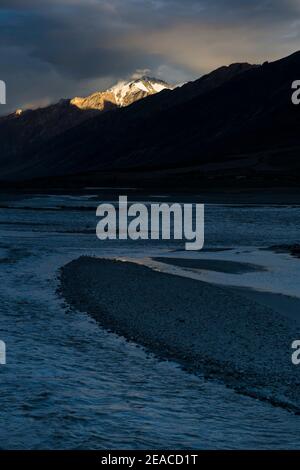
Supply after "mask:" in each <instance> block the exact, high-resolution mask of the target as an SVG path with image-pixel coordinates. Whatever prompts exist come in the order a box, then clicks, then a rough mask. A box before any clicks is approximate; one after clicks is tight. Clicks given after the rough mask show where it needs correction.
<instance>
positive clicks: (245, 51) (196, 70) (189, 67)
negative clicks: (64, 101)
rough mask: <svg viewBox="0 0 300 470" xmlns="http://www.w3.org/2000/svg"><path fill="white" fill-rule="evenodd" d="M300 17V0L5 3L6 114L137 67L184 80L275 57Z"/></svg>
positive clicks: (294, 35)
mask: <svg viewBox="0 0 300 470" xmlns="http://www.w3.org/2000/svg"><path fill="white" fill-rule="evenodd" d="M299 19H300V15H299V1H298V0H272V1H270V0H260V1H259V0H244V1H240V0H198V1H197V0H184V1H182V0H26V1H24V0H1V6H0V44H1V50H0V52H1V72H0V79H4V80H6V81H7V88H8V93H9V95H8V105H7V106H6V107H5V110H9V109H12V108H16V107H22V106H24V105H27V104H33V105H35V104H38V103H42V104H43V103H46V102H49V101H50V102H51V101H53V100H56V99H57V98H59V97H60V96H72V95H73V94H79V92H82V93H85V92H86V93H87V92H89V91H92V90H91V87H92V86H104V85H107V84H111V83H112V82H113V81H115V80H117V79H119V78H122V77H127V76H129V75H131V74H132V73H133V72H134V71H135V70H136V69H151V71H152V73H157V74H158V75H160V76H161V78H164V79H169V80H170V81H183V80H187V79H192V78H196V77H197V76H199V75H200V74H201V73H203V72H207V71H208V70H210V69H212V68H214V67H215V66H218V65H222V64H223V63H228V62H230V61H236V60H249V61H250V60H251V61H260V60H264V59H273V58H277V57H278V56H279V55H285V54H287V53H289V52H293V50H294V49H296V48H297V43H298V41H299V33H298V31H299V22H298V20H299ZM168 74H170V75H171V76H167V75H168ZM3 108H4V107H1V108H0V112H2V111H3Z"/></svg>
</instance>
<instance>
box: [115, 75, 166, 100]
mask: <svg viewBox="0 0 300 470" xmlns="http://www.w3.org/2000/svg"><path fill="white" fill-rule="evenodd" d="M172 88H173V87H172V86H171V85H169V84H168V83H166V82H164V81H162V80H157V79H155V78H150V77H147V76H143V77H140V78H137V79H134V80H130V81H127V82H125V81H121V82H119V83H117V84H116V85H115V86H113V87H112V88H111V89H110V90H109V91H111V92H112V93H113V94H114V95H115V98H116V103H117V104H118V105H119V106H127V105H128V104H130V103H131V102H133V101H137V99H141V98H144V97H146V96H148V95H154V94H155V93H159V92H161V91H162V90H165V89H172ZM141 95H143V96H141Z"/></svg>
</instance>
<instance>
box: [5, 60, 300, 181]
mask: <svg viewBox="0 0 300 470" xmlns="http://www.w3.org/2000/svg"><path fill="white" fill-rule="evenodd" d="M299 74H300V52H296V53H295V54H292V55H291V56H289V57H286V58H284V59H281V60H278V61H275V62H272V63H268V62H265V63H264V64H263V65H251V64H247V63H239V64H232V65H230V66H224V67H220V68H219V69H217V70H215V71H213V72H211V73H210V74H207V75H205V76H203V77H201V78H200V79H198V80H196V81H194V82H190V83H187V84H185V85H182V86H180V87H177V88H174V87H171V86H170V85H168V84H167V83H165V82H162V81H160V80H156V79H153V78H149V77H142V78H140V79H137V80H133V81H130V82H122V83H118V84H117V85H116V86H115V87H112V88H110V89H109V90H107V91H104V92H97V93H94V94H92V95H90V96H88V97H86V98H73V99H71V100H61V101H60V102H59V103H58V104H55V105H52V106H49V107H47V108H42V109H38V110H32V111H30V110H28V111H23V112H21V111H20V110H19V111H18V112H17V113H14V114H13V115H10V116H6V117H3V118H0V173H1V177H0V179H1V181H2V183H5V182H13V183H15V182H24V181H27V182H28V184H38V183H37V182H39V181H40V182H41V181H42V182H43V184H49V185H52V184H53V185H57V183H58V182H62V181H63V182H65V183H66V184H71V185H74V186H83V185H89V184H103V185H105V184H109V185H118V184H120V183H123V182H126V183H130V184H134V185H135V186H136V185H143V186H149V185H150V186H151V185H155V186H160V187H165V186H174V187H178V186H180V187H187V186H193V187H199V186H201V187H203V186H208V187H212V186H213V187H215V188H216V189H217V188H218V187H220V186H222V185H223V186H224V185H226V186H227V185H230V186H236V185H238V186H239V185H241V186H245V185H248V186H253V185H254V186H266V185H269V186H275V185H296V186H297V185H298V184H299V181H300V163H299V150H300V140H299V119H300V107H297V106H295V105H293V104H292V101H291V95H292V90H291V85H292V82H293V81H294V80H296V79H299V78H300V76H299ZM29 182H30V183H29ZM19 184H20V183H19Z"/></svg>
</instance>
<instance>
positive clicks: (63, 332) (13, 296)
mask: <svg viewBox="0 0 300 470" xmlns="http://www.w3.org/2000/svg"><path fill="white" fill-rule="evenodd" d="M10 206H11V207H13V206H18V208H17V207H15V208H11V209H0V295H1V301H2V302H1V314H0V339H2V340H4V341H5V342H6V344H7V365H6V366H0V380H1V409H0V418H1V420H0V423H1V424H0V448H2V449H45V448H47V449H75V448H76V449H117V448H122V449H145V448H151V449H154V448H156V449H159V448H170V449H171V448H173V449H174V448H176V449H186V448H190V449H216V448H227V449H241V448H257V449H258V448H268V449H278V448H300V418H299V417H298V416H295V415H293V414H291V413H288V412H287V411H285V410H282V409H280V408H274V407H272V406H271V405H269V404H267V403H262V402H259V401H257V400H254V399H252V398H248V397H244V396H241V395H238V394H236V393H235V392H233V391H232V390H230V389H227V388H225V387H224V386H223V385H222V384H217V383H214V382H210V381H207V380H204V379H203V378H202V377H195V376H193V375H191V374H188V373H186V372H184V371H182V370H181V369H180V368H179V367H178V366H177V365H176V364H174V363H171V362H162V361H159V360H158V359H156V358H155V357H153V356H152V355H149V354H147V353H146V352H145V351H144V350H143V349H142V348H139V347H137V346H136V345H135V344H132V343H128V342H126V341H125V340H124V339H123V338H119V337H117V336H115V335H113V334H111V333H108V332H106V331H104V330H102V329H101V328H100V327H99V326H98V325H97V324H96V323H95V322H94V321H93V320H92V319H91V318H90V317H89V316H88V315H86V314H83V313H79V312H70V311H69V310H68V308H67V306H65V305H64V303H63V301H62V299H60V298H59V297H58V296H57V294H56V288H57V285H58V280H57V277H56V275H57V272H58V269H59V267H60V266H62V265H63V264H65V263H66V262H68V261H70V260H72V259H74V258H77V257H78V256H79V255H82V254H87V255H96V256H118V257H122V256H128V257H141V258H144V257H145V256H147V257H149V256H160V255H162V254H164V253H166V252H167V251H168V250H174V249H175V250H176V249H180V248H182V245H180V244H178V243H171V242H169V243H166V242H155V243H154V242H127V241H124V242H99V241H98V240H97V239H96V236H95V225H96V218H95V211H94V209H93V208H94V207H95V206H96V202H95V201H94V200H92V199H88V198H77V197H66V196H63V197H59V196H51V197H50V196H49V197H43V196H41V197H39V198H36V197H34V198H32V199H30V198H29V199H26V200H24V201H14V202H12V203H10ZM24 206H26V209H21V207H24ZM61 206H65V208H64V209H60V210H58V209H57V210H55V208H59V207H61ZM87 206H90V207H91V208H92V209H93V210H91V211H86V210H84V209H81V210H76V207H87ZM70 207H71V208H72V210H69V208H70ZM39 208H45V209H47V208H48V209H51V210H47V211H45V210H37V209H39ZM206 215H207V219H206V246H224V247H225V246H230V247H235V248H236V247H237V246H239V245H240V246H241V247H245V246H250V247H253V249H254V250H255V252H257V247H260V246H266V243H268V245H269V244H270V245H272V244H278V243H295V242H297V234H298V233H299V228H300V227H299V220H300V217H299V216H300V209H299V208H297V207H295V208H294V207H284V208H278V207H277V208H276V207H273V208H267V207H262V208H259V207H258V208H257V207H253V208H250V209H249V208H243V207H240V208H238V207H230V206H225V207H222V206H210V207H208V208H207V214H206ZM286 226H288V227H289V230H286ZM230 234H231V235H230ZM274 256H275V255H274Z"/></svg>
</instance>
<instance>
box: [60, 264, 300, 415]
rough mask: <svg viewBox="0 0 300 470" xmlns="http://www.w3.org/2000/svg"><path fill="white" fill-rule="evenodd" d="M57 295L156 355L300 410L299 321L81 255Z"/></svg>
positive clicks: (230, 295) (194, 284)
mask: <svg viewBox="0 0 300 470" xmlns="http://www.w3.org/2000/svg"><path fill="white" fill-rule="evenodd" d="M59 292H60V294H61V295H62V296H63V297H64V299H65V301H66V302H67V303H68V304H69V305H70V306H71V307H72V308H75V309H77V310H79V311H81V312H86V313H88V314H89V315H90V316H92V317H93V318H94V319H95V320H96V321H97V322H98V323H99V324H100V325H101V326H102V327H103V328H105V329H107V330H109V331H113V332H114V333H117V334H118V335H121V336H124V337H125V338H126V339H127V340H129V341H134V342H136V343H138V344H140V345H142V346H144V347H145V348H146V349H148V350H149V351H150V352H152V353H154V354H155V355H157V356H158V357H160V358H164V359H169V360H174V361H175V362H177V363H179V364H180V365H181V366H183V367H184V368H185V369H187V370H188V371H189V372H192V373H195V374H203V375H204V376H205V377H206V378H210V379H215V380H218V381H221V382H223V383H224V384H225V385H227V386H229V387H231V388H233V389H235V390H236V391H238V392H240V393H243V394H246V395H249V396H252V397H255V398H257V399H262V400H266V401H268V402H269V403H272V404H273V405H276V406H281V407H284V408H286V409H288V410H291V411H294V412H296V413H297V414H298V413H300V394H299V393H297V392H298V391H299V389H300V374H299V369H298V368H297V367H296V366H294V365H293V364H292V362H291V355H292V350H291V344H292V342H293V341H294V340H295V339H299V338H300V328H299V323H297V322H296V321H293V319H292V318H288V317H287V316H283V315H281V314H280V313H278V312H276V311H275V309H272V308H271V307H270V306H268V305H263V304H262V303H260V302H257V301H256V300H255V299H251V298H250V297H249V296H246V295H243V292H242V291H241V292H234V291H233V290H232V289H230V288H226V287H219V286H215V285H212V284H207V283H205V282H202V281H198V280H194V279H190V278H184V277H180V276H178V275H173V274H167V273H162V272H157V271H154V270H152V269H150V268H148V267H145V266H142V265H139V264H136V263H131V262H121V261H115V260H107V259H97V258H90V257H81V258H78V259H76V260H74V261H72V262H70V263H68V264H67V265H65V266H64V267H63V268H62V269H61V276H60V289H59Z"/></svg>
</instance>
